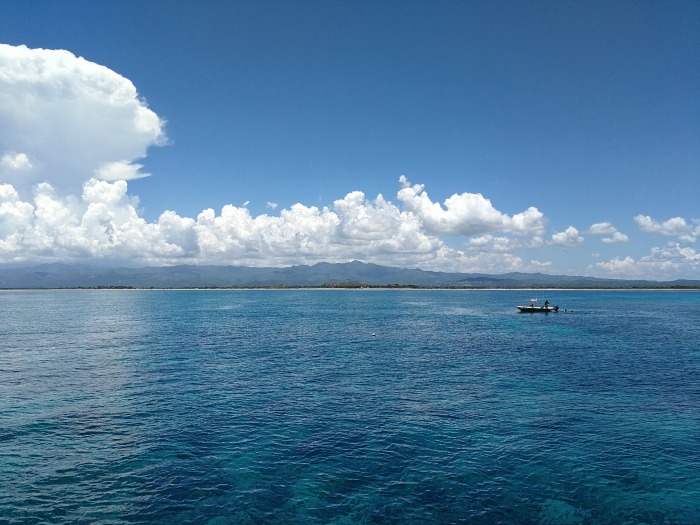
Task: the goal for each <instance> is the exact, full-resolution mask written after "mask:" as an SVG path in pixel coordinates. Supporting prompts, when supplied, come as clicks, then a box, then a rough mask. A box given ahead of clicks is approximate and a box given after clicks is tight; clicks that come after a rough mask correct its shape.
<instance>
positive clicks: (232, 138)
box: [0, 0, 700, 279]
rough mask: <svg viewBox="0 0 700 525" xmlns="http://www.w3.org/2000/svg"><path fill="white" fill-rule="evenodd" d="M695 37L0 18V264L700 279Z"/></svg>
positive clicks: (72, 12) (685, 21)
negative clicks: (143, 119)
mask: <svg viewBox="0 0 700 525" xmlns="http://www.w3.org/2000/svg"><path fill="white" fill-rule="evenodd" d="M699 27H700V4H698V3H697V2H690V1H689V2H674V1H671V2H667V1H664V2H639V1H636V2H626V1H620V2H561V1H558V2H546V1H533V2H498V1H496V2H485V1H484V2H412V1H402V2H393V1H385V2H363V1H360V2H333V1H331V2H325V1H300V2H274V1H269V2H267V1H266V2H236V1H199V2H194V1H188V2H183V1H149V2H140V1H139V2H136V1H101V2H83V1H67V2H49V1H36V0H29V1H27V0H24V1H19V0H8V1H5V2H3V3H2V4H0V43H3V44H8V45H9V46H6V47H5V55H4V57H5V58H4V60H5V62H4V64H5V65H4V66H3V65H2V64H0V79H2V78H3V77H2V70H3V68H4V69H5V70H6V72H7V73H6V74H5V76H4V82H3V83H1V84H0V95H3V96H0V118H1V119H2V120H0V132H1V134H0V157H2V159H3V161H2V163H1V164H0V177H1V178H0V184H2V183H3V182H4V183H5V184H6V186H5V191H4V194H5V197H4V202H5V205H4V206H5V212H4V214H3V212H2V208H0V262H4V263H25V262H46V261H52V260H91V261H113V262H119V263H125V262H126V263H131V264H180V263H182V264H251V265H271V266H280V265H289V264H310V263H314V262H318V261H322V260H327V261H331V262H339V261H344V260H352V259H360V260H364V261H366V262H376V263H380V264H390V265H395V266H407V267H421V268H425V269H435V270H451V271H453V270H454V271H483V272H488V273H500V272H506V271H513V270H516V271H542V272H545V273H554V274H558V273H563V274H586V275H595V276H599V277H630V278H637V277H645V278H651V279H657V278H658V279H671V278H694V279H698V278H700V249H699V248H698V238H700V204H699V203H700V198H699V197H698V196H699V195H700V102H699V100H700V97H698V93H700V59H699V58H698V56H699V55H698V49H700V31H699V30H698V28H699ZM20 46H26V52H21V51H18V50H21V49H24V48H21V47H20ZM41 49H43V50H46V51H47V52H48V51H55V50H66V51H68V52H69V53H70V55H69V56H65V55H61V56H62V58H61V56H59V55H56V54H55V53H54V54H50V53H49V54H44V55H39V54H38V53H37V52H33V50H41ZM71 57H72V58H71ZM77 57H82V58H84V60H85V61H87V62H89V63H90V64H94V65H99V66H104V68H106V70H108V71H105V70H104V69H100V70H97V69H95V68H93V69H90V70H89V72H88V73H85V71H83V70H82V69H81V68H83V67H84V66H85V64H84V63H83V62H80V63H79V62H78V58H77ZM18 64H19V65H18ZM37 64H41V65H40V66H38V65H37ZM71 64H75V67H74V66H73V65H71ZM9 65H12V67H10V66H9ZM15 66H16V67H15ZM42 68H43V69H42ZM81 71H82V72H81ZM86 71H87V70H86ZM30 73H31V75H34V77H31V78H30V76H31V75H30ZM20 77H21V78H22V81H21V82H20V81H17V79H18V78H20ZM129 81H130V83H131V84H133V87H134V88H135V90H136V91H135V94H133V93H132V94H131V95H128V96H131V99H129V100H126V99H124V100H123V101H122V102H115V97H113V96H110V93H109V90H110V89H113V90H118V89H120V87H119V86H120V84H119V82H127V83H128V82H129ZM86 86H88V87H90V89H88V88H87V87H86ZM127 87H128V86H127ZM93 88H95V89H93ZM121 88H123V89H122V91H120V93H124V92H128V89H126V88H124V87H123V86H121ZM124 90H126V91H124ZM68 91H70V93H72V95H71V97H72V98H70V100H68V98H67V97H66V95H65V94H66V92H68ZM115 92H116V91H115ZM128 96H127V98H128ZM120 100H121V99H120ZM146 104H147V106H146ZM37 108H39V109H37ZM145 111H148V112H149V118H150V120H148V119H147V120H148V122H149V124H148V126H146V127H145V128H144V126H141V127H139V126H136V129H132V127H133V126H132V124H133V115H134V114H138V115H141V116H143V114H144V112H145ZM156 117H157V118H158V119H159V120H158V121H157V122H155V120H154V119H156ZM3 121H4V122H3ZM32 126H35V128H33V127H32ZM149 126H150V127H149ZM146 128H147V129H146ZM144 130H145V131H144ZM149 133H150V135H149ZM28 137H31V140H30V139H29V138H28ZM117 137H118V138H117ZM23 155H24V156H23ZM115 162H116V163H118V164H114V163H115ZM137 164H138V165H141V167H140V168H139V167H138V166H136V165H137ZM105 166H111V169H112V171H109V169H107V168H105ZM115 170H116V171H115ZM146 173H147V174H150V176H148V177H141V175H142V174H146ZM119 174H121V175H119ZM91 177H94V179H93V182H92V183H91V184H92V186H90V187H89V188H87V189H86V187H85V186H84V184H85V181H88V179H90V178H91ZM120 178H123V179H125V180H126V181H127V182H126V184H122V183H117V180H119V179H120ZM99 179H102V180H103V184H102V185H97V182H98V180H99ZM41 182H47V183H48V184H50V185H51V187H52V193H51V192H49V190H48V189H47V187H46V186H37V184H40V183H41ZM7 185H10V186H11V187H12V188H13V189H15V190H16V191H15V193H12V192H11V191H10V190H9V189H8V186H7ZM88 190H89V191H88ZM357 192H361V194H358V193H357ZM0 194H2V192H0ZM380 195H381V198H380V199H378V196H380ZM91 199H92V200H91ZM30 207H31V210H30ZM326 208H327V209H326ZM205 210H212V211H207V212H206V213H204V211H205ZM164 212H167V214H166V216H164V215H163V214H164ZM47 217H50V218H51V220H49V219H47ZM3 221H4V224H3ZM134 239H138V242H137V241H136V240H134Z"/></svg>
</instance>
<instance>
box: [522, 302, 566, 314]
mask: <svg viewBox="0 0 700 525" xmlns="http://www.w3.org/2000/svg"><path fill="white" fill-rule="evenodd" d="M516 308H517V309H518V310H520V313H524V314H534V313H537V312H542V313H545V314H548V313H549V312H553V313H556V312H558V311H559V306H558V305H556V304H555V305H554V306H549V301H545V302H544V305H543V306H537V299H533V300H532V301H530V305H529V306H516Z"/></svg>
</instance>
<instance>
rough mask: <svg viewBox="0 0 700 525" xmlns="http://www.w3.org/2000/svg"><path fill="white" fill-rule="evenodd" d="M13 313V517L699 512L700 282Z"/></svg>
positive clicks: (7, 411) (601, 516) (5, 466)
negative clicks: (656, 287) (527, 306)
mask: <svg viewBox="0 0 700 525" xmlns="http://www.w3.org/2000/svg"><path fill="white" fill-rule="evenodd" d="M533 293H535V294H537V295H538V297H540V298H541V299H540V300H542V301H543V300H544V299H548V300H549V301H550V303H552V304H558V305H559V306H560V308H561V310H560V312H559V313H556V314H554V313H551V314H543V313H538V314H521V313H518V312H517V310H516V308H515V305H517V304H524V302H525V301H529V300H530V298H531V297H533V295H532V294H533ZM0 306H1V307H2V311H3V320H4V322H3V323H2V325H1V326H0V472H2V476H0V524H3V525H4V524H6V523H7V524H20V523H21V524H25V523H27V524H31V523H37V524H38V523H91V524H92V523H99V524H108V523H109V524H116V523H216V524H218V523H236V524H258V523H266V524H267V523H272V524H275V523H280V524H282V523H308V524H311V523H318V524H341V523H342V524H350V523H353V524H355V523H397V524H398V523H401V524H406V523H413V524H418V523H477V524H510V523H512V524H530V523H532V524H540V523H551V524H622V523H625V524H636V523H639V524H641V523H646V524H693V523H698V521H697V520H698V516H700V452H699V451H700V293H698V292H693V291H561V290H555V291H546V292H544V291H541V290H538V291H537V292H530V291H506V290H493V291H487V290H464V291H462V290H459V291H458V290H450V291H448V290H119V291H116V290H60V291H58V290H57V291H3V292H0ZM564 310H566V311H564Z"/></svg>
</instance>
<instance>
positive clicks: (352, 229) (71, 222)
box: [0, 178, 539, 271]
mask: <svg viewBox="0 0 700 525" xmlns="http://www.w3.org/2000/svg"><path fill="white" fill-rule="evenodd" d="M433 204H434V203H433ZM136 206H137V202H136V199H134V198H132V197H130V196H129V195H128V193H127V182H126V181H123V180H119V181H115V182H109V181H101V180H97V179H94V178H93V179H90V180H88V181H87V182H86V183H85V185H84V187H83V192H82V195H81V196H80V197H76V196H65V197H62V196H60V195H58V194H57V193H56V191H55V190H54V188H53V187H52V186H51V185H50V184H48V183H41V184H39V185H37V187H36V188H35V191H34V199H33V201H32V202H28V201H25V200H23V199H22V198H21V197H20V195H19V194H18V192H17V191H16V190H15V189H14V187H13V186H12V185H10V184H2V185H0V261H2V262H25V261H30V260H31V261H37V260H45V261H52V260H76V259H84V258H93V259H106V260H114V261H123V260H129V261H132V262H137V263H141V264H175V263H192V264H203V263H208V264H244V265H252V266H286V265H291V264H300V263H314V262H319V261H336V262H340V261H347V260H350V259H362V260H371V261H374V262H378V263H380V264H397V261H399V260H400V261H402V262H403V264H404V265H411V266H422V267H428V268H435V269H438V268H439V269H445V270H455V271H456V270H460V271H478V270H483V269H484V268H488V269H490V270H492V271H499V270H505V269H508V270H516V269H521V268H522V261H521V259H520V258H519V257H517V256H514V255H512V254H508V253H506V252H504V251H503V250H501V251H500V253H498V252H493V251H489V252H484V251H481V250H478V249H477V250H473V253H467V252H466V251H461V250H455V249H451V248H448V247H447V246H446V245H445V243H444V242H443V241H442V240H441V239H440V238H439V237H437V236H435V235H432V234H431V233H429V232H427V231H426V230H425V227H424V223H425V221H426V220H429V217H428V218H426V216H425V215H424V214H423V213H422V212H421V210H417V211H414V210H401V209H400V208H399V207H398V206H397V205H395V204H393V203H391V202H389V201H387V200H386V199H384V197H383V196H382V195H379V196H377V198H375V199H374V200H371V201H370V200H368V199H367V198H366V197H365V195H364V193H362V192H359V191H354V192H351V193H349V194H347V195H346V196H345V197H344V198H343V199H338V200H336V201H335V202H334V203H333V206H332V207H323V208H318V207H316V206H310V207H309V206H304V205H302V204H295V205H293V206H292V207H291V208H290V209H284V210H282V211H281V212H280V214H279V216H269V215H266V214H263V215H259V216H257V217H253V216H251V214H250V212H249V210H248V209H247V208H245V207H236V206H233V205H230V204H229V205H226V206H224V207H223V209H222V210H221V212H220V213H219V214H217V213H216V212H215V211H214V210H213V209H206V210H204V211H202V212H201V213H199V215H198V216H197V217H196V218H195V219H193V218H188V217H181V216H179V215H178V214H177V213H175V212H173V211H165V212H164V213H162V214H161V216H160V217H159V218H158V221H157V222H155V223H148V222H147V221H145V220H144V219H143V218H141V217H139V215H138V213H137V209H136ZM438 206H439V205H438ZM496 213H498V212H496ZM502 220H504V221H505V222H506V223H510V221H512V220H513V219H512V218H508V217H505V216H504V218H503V219H502ZM480 221H483V218H481V217H480V216H478V214H477V215H476V216H475V217H471V216H470V218H468V219H464V220H462V221H461V222H459V221H457V222H455V224H456V227H460V228H463V229H469V230H470V231H475V232H484V231H491V230H493V225H492V224H491V223H490V222H489V221H485V222H483V223H481V222H480ZM538 231H539V227H537V228H535V232H538ZM520 233H522V232H520ZM498 239H500V242H501V243H503V242H506V241H504V238H503V237H501V238H498ZM477 244H478V243H477ZM482 244H483V243H482ZM495 255H498V257H495Z"/></svg>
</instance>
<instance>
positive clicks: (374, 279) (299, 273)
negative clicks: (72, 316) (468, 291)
mask: <svg viewBox="0 0 700 525" xmlns="http://www.w3.org/2000/svg"><path fill="white" fill-rule="evenodd" d="M342 283H348V286H353V287H356V286H358V284H359V285H365V284H366V285H367V286H415V287H423V288H436V287H445V288H634V287H639V288H660V287H663V288H672V287H679V288H680V287H695V288H700V280H677V281H642V280H625V279H598V278H594V277H580V276H568V275H546V274H542V273H506V274H501V275H487V274H477V273H448V272H430V271H424V270H418V269H408V268H394V267H389V266H380V265H377V264H367V263H362V262H359V261H353V262H350V263H341V264H332V263H318V264H315V265H313V266H291V267H287V268H252V267H246V266H192V265H183V266H167V267H145V268H124V267H122V268H103V267H98V266H91V265H84V264H63V263H54V264H41V265H38V266H32V267H9V266H5V267H0V288H5V289H7V288H117V287H133V288H208V287H216V288H226V287H316V286H324V285H332V286H336V287H337V286H342Z"/></svg>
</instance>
